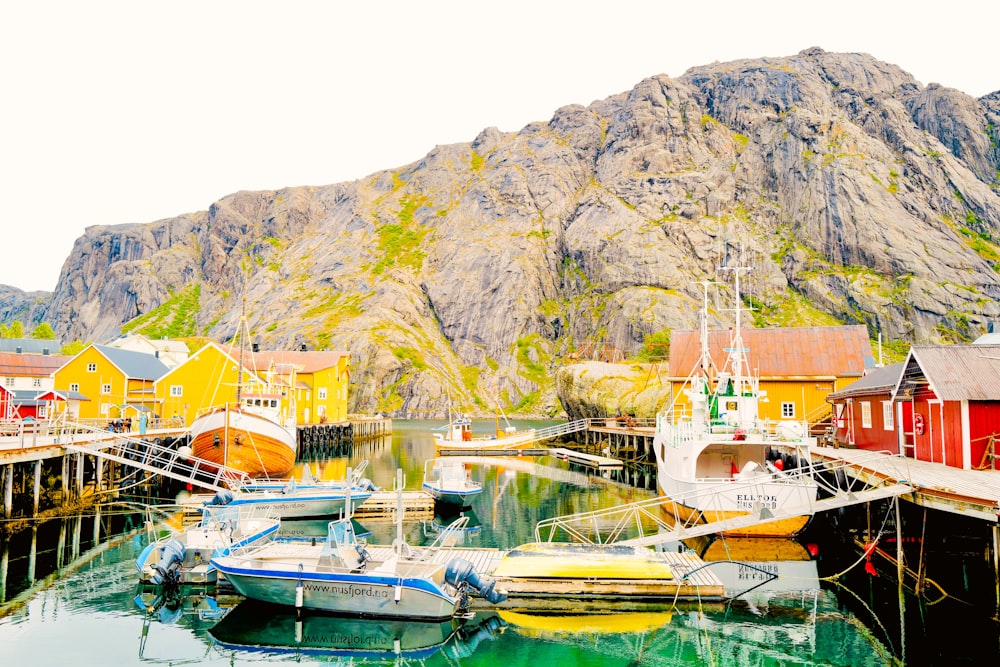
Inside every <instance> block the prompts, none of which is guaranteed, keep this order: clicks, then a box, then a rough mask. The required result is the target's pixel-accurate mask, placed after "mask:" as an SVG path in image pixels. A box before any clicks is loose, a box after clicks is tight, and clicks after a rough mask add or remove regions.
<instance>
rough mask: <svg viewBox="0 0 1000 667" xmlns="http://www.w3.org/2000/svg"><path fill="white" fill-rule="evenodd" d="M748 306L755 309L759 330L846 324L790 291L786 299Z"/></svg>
mask: <svg viewBox="0 0 1000 667" xmlns="http://www.w3.org/2000/svg"><path fill="white" fill-rule="evenodd" d="M747 305H749V306H750V307H752V308H753V310H752V315H753V323H754V326H755V327H757V328H758V329H761V328H764V327H820V326H822V327H825V326H837V325H841V324H844V322H843V320H840V319H838V318H836V317H834V316H833V315H831V314H829V313H827V312H824V311H822V310H820V309H819V308H817V307H816V306H814V305H813V304H812V303H811V302H810V301H809V300H808V299H806V298H805V297H804V296H802V295H801V294H799V293H798V292H794V291H791V290H789V291H788V292H785V295H784V298H782V299H780V300H778V301H774V302H771V303H763V302H761V301H758V300H753V301H750V300H749V299H747Z"/></svg>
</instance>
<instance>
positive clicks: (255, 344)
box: [253, 343, 260, 352]
mask: <svg viewBox="0 0 1000 667" xmlns="http://www.w3.org/2000/svg"><path fill="white" fill-rule="evenodd" d="M253 351H254V352H260V343H254V344H253Z"/></svg>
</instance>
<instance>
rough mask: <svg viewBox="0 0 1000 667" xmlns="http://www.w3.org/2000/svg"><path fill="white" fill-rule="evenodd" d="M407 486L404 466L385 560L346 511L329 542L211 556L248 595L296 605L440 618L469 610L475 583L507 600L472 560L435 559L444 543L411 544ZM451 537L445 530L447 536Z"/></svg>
mask: <svg viewBox="0 0 1000 667" xmlns="http://www.w3.org/2000/svg"><path fill="white" fill-rule="evenodd" d="M402 488H403V487H402V471H398V472H397V493H398V495H399V500H398V503H399V505H398V508H397V512H396V517H397V524H396V532H397V537H396V540H395V541H394V542H393V548H392V550H391V552H389V555H388V556H386V557H384V558H383V559H376V558H373V557H372V556H371V554H370V553H369V551H368V549H367V548H366V544H365V543H364V542H362V541H361V540H358V538H357V536H356V535H355V533H354V527H353V524H352V523H351V518H350V516H345V517H344V518H341V519H338V520H336V521H331V522H330V523H329V527H328V533H327V538H326V541H325V543H323V544H322V545H316V546H312V545H309V544H303V543H298V542H272V543H270V544H266V545H262V546H260V547H258V548H251V549H246V550H241V551H240V552H236V553H232V554H230V555H227V556H221V557H219V558H216V559H214V560H213V561H212V563H213V565H215V567H216V568H217V569H218V570H219V572H221V573H222V574H223V575H224V576H225V577H226V580H227V581H228V582H229V583H231V584H232V585H233V587H234V588H235V589H236V591H237V592H238V593H240V594H241V595H243V596H245V597H248V598H250V599H254V600H260V601H263V602H270V603H273V604H280V605H285V606H289V607H292V606H294V607H295V608H297V609H313V610H317V611H325V612H333V613H338V614H346V615H350V616H360V617H381V618H401V619H410V620H427V621H436V620H443V619H449V618H452V617H454V616H456V615H465V614H467V612H468V603H469V593H470V591H471V590H475V591H477V592H478V593H479V595H481V596H482V597H484V598H485V599H487V600H488V601H490V602H492V603H495V604H498V603H499V602H502V601H503V600H504V599H505V598H506V596H505V595H504V594H503V593H500V592H498V591H496V590H495V587H494V586H495V585H494V582H492V581H487V580H484V579H481V578H480V577H479V575H478V574H477V573H476V572H475V570H474V568H473V566H472V564H471V563H469V562H468V561H465V560H463V559H461V558H453V559H451V560H450V561H448V562H447V563H444V562H441V561H439V560H436V559H434V558H433V557H432V556H433V555H435V554H436V553H437V552H438V549H437V548H436V547H437V545H438V543H437V542H435V544H434V545H432V546H431V547H429V548H426V549H423V550H421V552H417V551H415V550H413V549H412V548H410V547H409V545H407V544H406V542H405V540H404V538H403V526H402V523H403V518H402V517H403V511H402V508H403V502H402ZM458 521H459V522H462V521H467V519H465V518H464V517H462V518H460V519H459V520H458ZM446 532H447V531H446ZM446 539H447V536H445V535H442V537H441V543H445V542H444V540H446Z"/></svg>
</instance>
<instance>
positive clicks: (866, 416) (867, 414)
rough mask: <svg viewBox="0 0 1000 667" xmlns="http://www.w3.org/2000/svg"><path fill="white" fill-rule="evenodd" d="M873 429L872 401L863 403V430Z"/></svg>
mask: <svg viewBox="0 0 1000 667" xmlns="http://www.w3.org/2000/svg"><path fill="white" fill-rule="evenodd" d="M871 427H872V404H871V401H861V428H871Z"/></svg>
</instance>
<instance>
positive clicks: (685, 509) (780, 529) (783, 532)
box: [659, 486, 812, 538]
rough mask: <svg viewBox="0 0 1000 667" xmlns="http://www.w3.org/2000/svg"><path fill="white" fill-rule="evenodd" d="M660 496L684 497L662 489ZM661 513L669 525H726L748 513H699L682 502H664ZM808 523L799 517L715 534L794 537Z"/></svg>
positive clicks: (707, 510) (806, 516)
mask: <svg viewBox="0 0 1000 667" xmlns="http://www.w3.org/2000/svg"><path fill="white" fill-rule="evenodd" d="M659 493H660V495H662V496H664V497H665V498H670V497H672V496H673V497H681V496H682V495H684V494H674V493H672V492H670V491H668V490H666V489H664V488H663V487H662V486H661V487H660V489H659ZM765 495H766V494H765ZM769 497H773V496H769ZM735 502H736V501H734V503H733V504H735ZM661 509H662V512H663V514H664V515H665V516H666V518H667V520H668V521H670V522H678V523H681V524H683V525H691V524H699V523H714V522H720V521H725V520H727V519H736V518H740V517H745V516H748V515H749V514H750V512H747V511H743V510H736V509H711V508H701V509H699V508H697V507H690V506H688V505H686V504H684V503H683V502H674V501H672V500H669V499H668V500H665V501H664V503H663V504H662V505H661ZM811 520H812V515H811V514H802V515H799V516H793V517H787V518H781V519H776V520H774V521H768V522H766V523H758V524H756V525H752V526H744V527H741V528H734V529H731V530H721V531H718V533H717V534H718V535H724V536H728V537H781V538H787V537H795V536H796V535H798V534H799V533H801V532H802V531H803V530H805V528H806V526H808V525H809V522H810V521H811Z"/></svg>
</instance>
